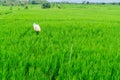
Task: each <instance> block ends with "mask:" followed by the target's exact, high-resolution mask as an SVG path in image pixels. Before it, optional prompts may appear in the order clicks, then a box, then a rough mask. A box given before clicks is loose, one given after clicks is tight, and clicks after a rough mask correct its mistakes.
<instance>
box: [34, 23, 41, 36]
mask: <svg viewBox="0 0 120 80" xmlns="http://www.w3.org/2000/svg"><path fill="white" fill-rule="evenodd" d="M33 28H34V31H35V32H36V33H37V34H39V32H40V31H41V28H40V26H39V25H38V24H36V23H34V24H33Z"/></svg>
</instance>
